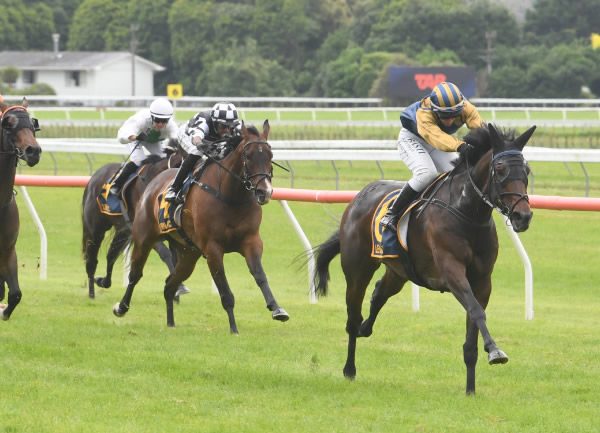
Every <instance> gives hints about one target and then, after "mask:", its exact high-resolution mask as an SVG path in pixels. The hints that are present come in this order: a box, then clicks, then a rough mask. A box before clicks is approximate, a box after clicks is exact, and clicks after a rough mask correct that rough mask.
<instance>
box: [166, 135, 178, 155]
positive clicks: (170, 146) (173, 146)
mask: <svg viewBox="0 0 600 433" xmlns="http://www.w3.org/2000/svg"><path fill="white" fill-rule="evenodd" d="M178 148H179V142H178V141H177V140H174V139H171V140H169V142H168V143H167V145H166V146H165V152H166V153H167V155H170V154H171V153H175V152H177V149H178Z"/></svg>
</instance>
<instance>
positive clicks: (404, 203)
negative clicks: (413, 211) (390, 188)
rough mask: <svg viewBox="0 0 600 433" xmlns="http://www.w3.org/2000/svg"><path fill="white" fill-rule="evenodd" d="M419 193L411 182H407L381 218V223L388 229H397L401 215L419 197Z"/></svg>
mask: <svg viewBox="0 0 600 433" xmlns="http://www.w3.org/2000/svg"><path fill="white" fill-rule="evenodd" d="M418 194H419V193H418V192H417V191H415V190H414V189H412V188H411V187H410V185H409V184H406V185H405V186H404V188H402V191H400V194H398V197H396V200H394V203H393V204H392V205H391V206H390V207H389V209H388V211H387V212H386V213H385V215H384V216H383V218H381V224H383V225H384V226H385V227H386V228H387V229H388V230H391V231H393V232H395V231H396V228H397V226H398V220H399V219H400V215H401V214H402V213H403V212H404V211H405V210H406V208H407V207H408V205H409V204H410V203H411V202H412V201H413V200H414V199H415V198H416V197H417V195H418Z"/></svg>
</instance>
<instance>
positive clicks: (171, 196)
mask: <svg viewBox="0 0 600 433" xmlns="http://www.w3.org/2000/svg"><path fill="white" fill-rule="evenodd" d="M165 201H168V202H170V203H179V202H181V197H179V194H178V192H177V191H175V190H174V189H172V188H169V189H168V190H167V193H166V194H165Z"/></svg>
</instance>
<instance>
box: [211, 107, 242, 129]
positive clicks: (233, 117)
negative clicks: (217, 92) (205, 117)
mask: <svg viewBox="0 0 600 433" xmlns="http://www.w3.org/2000/svg"><path fill="white" fill-rule="evenodd" d="M210 116H211V117H212V120H213V121H214V122H216V123H221V124H224V125H227V126H234V125H235V124H236V123H237V120H238V112H237V108H235V105H233V104H232V103H231V102H217V103H216V104H215V105H214V106H213V108H212V110H211V114H210Z"/></svg>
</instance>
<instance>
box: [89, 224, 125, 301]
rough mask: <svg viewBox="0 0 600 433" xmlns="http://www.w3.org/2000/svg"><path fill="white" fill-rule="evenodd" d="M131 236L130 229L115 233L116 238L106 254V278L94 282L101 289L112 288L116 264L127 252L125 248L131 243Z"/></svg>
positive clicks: (96, 279)
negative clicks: (124, 252)
mask: <svg viewBox="0 0 600 433" xmlns="http://www.w3.org/2000/svg"><path fill="white" fill-rule="evenodd" d="M130 234H131V232H130V231H129V229H125V230H119V231H117V232H116V233H115V236H114V237H113V240H112V242H111V243H110V246H109V247H108V252H107V253H106V276H104V277H95V278H94V281H95V282H96V284H97V285H98V286H99V287H103V288H105V289H108V288H109V287H110V286H111V284H112V273H113V268H114V266H115V262H116V261H117V259H118V258H119V256H120V255H121V254H122V253H123V251H124V250H125V247H126V246H127V243H128V242H129V236H130Z"/></svg>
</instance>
